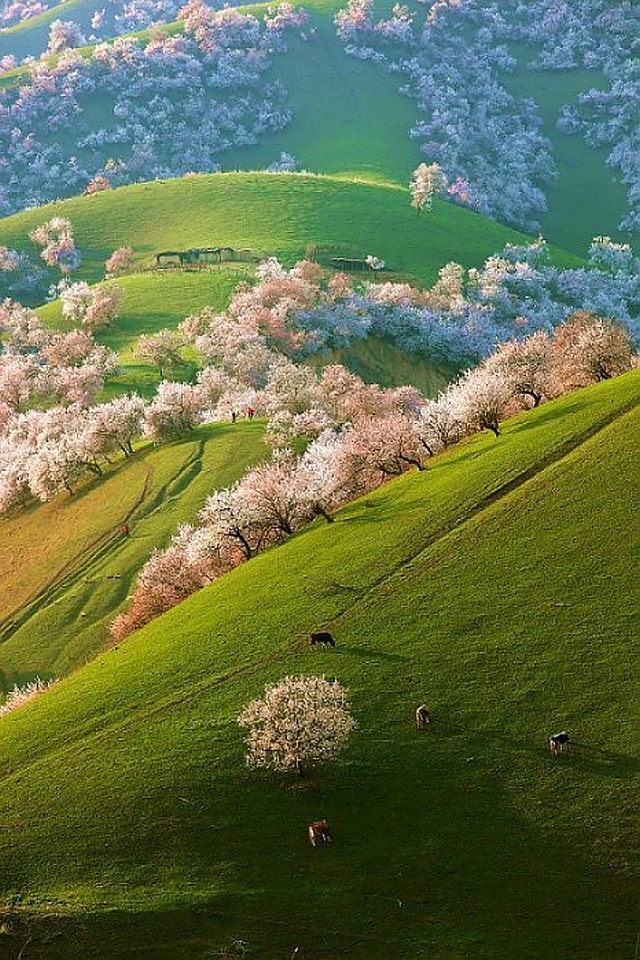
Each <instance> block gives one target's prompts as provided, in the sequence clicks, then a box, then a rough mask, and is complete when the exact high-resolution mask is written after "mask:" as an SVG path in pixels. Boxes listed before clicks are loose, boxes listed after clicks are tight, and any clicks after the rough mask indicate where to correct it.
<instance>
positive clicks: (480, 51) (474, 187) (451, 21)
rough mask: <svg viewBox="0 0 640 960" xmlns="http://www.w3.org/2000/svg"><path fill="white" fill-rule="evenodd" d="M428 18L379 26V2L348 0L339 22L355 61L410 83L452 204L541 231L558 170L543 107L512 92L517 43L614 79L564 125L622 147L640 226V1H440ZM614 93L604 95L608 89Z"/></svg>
mask: <svg viewBox="0 0 640 960" xmlns="http://www.w3.org/2000/svg"><path fill="white" fill-rule="evenodd" d="M426 6H427V11H426V13H425V14H420V15H419V14H416V13H415V12H413V13H412V12H410V11H409V9H408V8H407V7H405V6H403V5H401V4H399V3H397V4H396V5H395V6H394V7H393V10H392V13H391V16H390V17H388V18H386V19H381V20H376V19H375V17H374V12H373V2H372V0H348V3H347V6H346V7H345V8H344V9H343V10H341V11H339V13H338V14H337V16H336V18H335V23H336V29H337V32H338V36H339V37H340V38H341V40H342V41H343V43H344V44H345V50H346V52H347V53H348V54H350V55H351V56H354V57H358V58H360V59H365V60H370V61H371V62H373V63H375V64H377V65H378V66H379V67H380V68H381V69H384V70H385V71H387V72H389V73H392V74H397V75H398V76H399V77H401V79H402V86H401V87H400V90H401V92H402V93H403V94H406V95H407V96H409V97H411V98H412V99H414V100H415V101H416V105H417V108H418V111H419V113H420V118H419V120H418V121H417V123H416V124H415V125H414V127H413V129H412V130H411V132H410V136H411V137H412V138H413V139H416V140H418V141H419V142H420V149H421V151H422V152H423V153H424V154H425V155H426V156H427V157H428V159H429V161H430V162H431V163H437V164H438V165H439V166H440V167H441V169H442V171H443V174H444V176H445V177H446V182H447V191H448V193H449V195H450V197H451V198H452V199H453V200H455V201H457V202H462V203H467V204H469V205H470V206H471V207H473V208H474V209H476V210H478V211H480V212H482V213H486V214H488V215H490V216H493V217H495V218H497V219H500V220H504V221H505V222H507V223H511V224H514V225H515V226H519V227H523V228H526V229H529V230H532V229H537V220H538V218H539V216H540V215H541V214H542V213H544V211H545V209H546V201H545V196H544V189H545V185H546V184H547V183H549V182H550V180H551V179H552V178H553V177H554V175H555V170H554V163H553V158H552V151H551V144H550V142H549V140H548V139H547V138H546V137H544V136H542V134H541V121H540V117H539V115H538V110H537V106H536V104H535V103H534V102H533V100H531V99H529V98H526V99H525V98H516V97H514V96H512V95H511V94H510V93H509V92H508V87H509V81H508V74H509V73H511V72H513V70H514V69H515V68H516V59H515V58H514V56H513V54H512V53H511V51H510V45H511V44H514V43H516V44H518V45H519V49H520V51H521V50H522V45H523V44H527V45H529V46H531V47H532V48H533V49H536V48H537V50H538V54H537V56H536V57H535V58H534V60H533V62H532V63H531V64H530V65H529V66H530V68H531V69H533V70H565V71H568V70H574V69H576V70H578V69H581V70H584V69H585V68H586V69H588V70H596V69H597V70H600V71H601V72H602V74H603V82H602V83H601V84H597V85H596V86H594V87H593V88H591V89H589V90H588V91H586V92H585V93H582V94H579V95H578V96H577V98H576V100H575V101H574V102H573V103H571V104H565V105H564V106H563V107H562V108H561V110H560V114H559V117H558V127H559V129H561V130H562V131H564V132H566V133H579V134H581V135H582V136H584V138H585V139H586V141H587V143H589V144H592V145H602V144H606V145H610V146H611V148H612V149H611V153H610V154H609V159H608V163H609V164H610V166H611V167H613V168H614V169H616V170H617V171H618V173H619V175H620V178H621V179H622V181H623V182H624V183H626V184H627V185H628V188H629V192H628V200H629V213H628V214H627V216H626V217H625V218H624V219H623V221H622V222H621V223H620V225H619V226H620V229H621V230H627V231H636V232H637V231H638V229H639V228H640V219H639V218H640V186H639V185H640V170H639V167H638V163H637V155H638V140H637V137H638V132H637V131H638V124H637V104H638V96H639V93H640V88H639V84H640V76H639V73H638V68H637V50H636V45H637V37H638V32H639V30H640V12H639V11H638V7H637V4H636V3H635V2H634V0H620V2H617V3H614V4H612V3H610V2H609V0H570V2H569V0H530V2H529V0H527V2H526V3H525V2H520V0H518V2H514V3H505V4H500V5H496V4H495V3H491V2H489V0H464V2H458V0H455V2H451V0H438V2H429V3H427V4H426ZM601 87H604V89H601Z"/></svg>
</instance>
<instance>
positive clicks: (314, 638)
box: [309, 630, 336, 647]
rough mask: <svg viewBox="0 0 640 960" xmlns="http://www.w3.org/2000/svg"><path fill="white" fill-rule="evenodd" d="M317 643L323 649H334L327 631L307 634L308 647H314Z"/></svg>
mask: <svg viewBox="0 0 640 960" xmlns="http://www.w3.org/2000/svg"><path fill="white" fill-rule="evenodd" d="M318 643H319V644H321V645H322V646H323V647H335V645H336V641H335V640H334V638H333V635H332V634H330V633H329V632H328V631H327V630H316V631H315V633H310V634H309V646H310V647H315V646H316V644H318Z"/></svg>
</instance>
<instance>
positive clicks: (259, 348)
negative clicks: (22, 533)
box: [0, 220, 640, 590]
mask: <svg viewBox="0 0 640 960" xmlns="http://www.w3.org/2000/svg"><path fill="white" fill-rule="evenodd" d="M34 233H35V234H36V235H37V238H38V241H39V243H40V245H41V246H42V247H43V254H44V253H46V251H47V250H48V249H49V246H50V244H54V246H55V244H56V243H58V242H60V238H62V239H64V238H65V237H67V235H68V228H67V225H66V221H60V220H55V221H49V222H48V223H47V224H44V225H43V227H42V228H38V229H37V230H36V231H34ZM54 259H56V258H55V256H54ZM589 259H590V266H589V267H588V268H586V267H585V268H581V269H578V270H558V269H557V268H556V267H554V266H553V265H551V264H550V263H549V261H548V257H547V252H546V248H545V244H544V241H538V242H537V243H535V244H532V245H531V246H530V247H524V248H519V247H507V248H505V249H504V250H503V251H501V253H500V254H498V255H496V256H493V257H490V258H489V259H488V260H487V262H486V263H485V264H484V266H483V267H482V268H481V269H479V270H469V271H467V272H465V271H464V270H463V268H462V267H460V266H459V265H458V264H448V265H447V266H445V267H443V268H442V270H441V271H440V276H439V279H438V281H437V282H436V283H435V284H434V286H433V287H432V288H431V289H430V290H425V291H420V290H417V289H415V288H413V287H411V286H409V285H408V284H395V283H372V282H366V283H361V284H355V283H354V281H353V280H352V279H351V278H348V277H347V276H346V275H344V274H340V273H329V272H327V271H325V270H323V269H322V268H321V267H320V266H319V265H318V264H316V263H313V262H310V261H302V262H301V263H298V264H296V265H295V266H294V267H292V268H291V269H289V270H287V269H286V268H284V267H283V266H282V265H281V264H280V263H278V261H276V260H273V259H271V260H267V261H265V262H264V263H262V264H261V265H260V266H259V268H258V271H257V273H258V277H257V282H256V283H255V285H253V286H251V285H249V284H248V283H241V284H240V285H239V286H238V288H237V289H236V292H235V294H234V295H233V297H232V299H231V302H230V304H229V307H228V309H227V312H226V313H225V314H224V315H216V314H215V313H214V312H213V311H211V310H209V309H205V310H204V311H203V312H202V313H201V314H199V315H198V316H193V317H188V318H187V319H186V320H184V321H183V323H182V324H181V325H180V327H179V329H178V330H177V331H168V330H165V331H160V332H159V333H156V334H152V335H149V336H146V337H142V338H141V339H140V341H139V344H138V348H137V351H138V354H139V355H140V356H141V357H143V358H145V359H146V360H147V361H149V362H151V363H154V364H155V365H156V366H157V367H158V369H159V372H160V375H161V376H162V377H166V376H167V375H168V374H169V373H170V372H171V371H172V369H173V368H174V367H175V366H177V365H178V364H180V363H181V350H182V348H183V347H185V346H188V347H189V348H190V349H191V351H195V353H196V355H197V356H199V357H200V364H201V369H200V372H199V373H198V376H197V380H196V382H195V383H192V384H185V383H174V382H171V381H170V380H163V382H162V383H161V384H160V386H159V388H158V391H157V394H156V396H155V398H154V399H153V400H152V401H151V402H144V401H143V400H141V399H140V398H139V397H136V396H132V397H120V398H118V399H116V400H113V401H111V402H110V403H106V404H96V399H97V396H98V394H99V391H100V390H101V389H102V386H103V384H104V381H105V378H106V377H108V376H109V375H111V374H112V373H113V372H114V370H115V367H116V357H115V355H114V354H112V353H111V352H110V351H109V350H107V349H106V348H104V347H101V346H98V345H96V343H95V342H94V340H93V336H92V332H93V330H95V329H98V328H100V327H101V326H102V325H104V324H106V323H109V322H111V321H112V320H113V318H114V317H115V315H116V312H117V308H118V296H119V291H118V288H117V286H114V284H113V282H110V283H109V284H99V285H97V286H95V287H93V288H91V287H89V286H88V285H87V284H85V283H83V282H80V283H71V282H69V281H68V280H63V281H62V282H61V284H60V285H59V288H58V289H59V292H60V299H61V302H62V308H63V312H64V315H65V316H66V318H67V319H68V320H69V321H71V322H72V323H75V324H76V325H77V326H76V329H73V330H71V331H70V332H68V333H54V332H52V331H50V330H48V329H46V328H44V327H43V325H42V324H41V322H40V320H39V318H38V316H37V315H36V314H35V313H34V312H33V311H31V310H29V309H27V308H25V307H22V306H20V305H19V304H17V303H15V302H14V301H11V300H5V301H4V303H3V304H2V306H1V307H0V327H1V328H2V338H1V339H0V392H1V396H2V403H1V404H0V512H1V511H4V510H7V509H10V508H12V507H14V506H16V505H18V504H19V503H20V502H21V501H22V500H23V499H24V498H25V497H27V496H29V495H31V496H33V497H36V498H39V499H41V500H47V499H50V498H51V497H53V496H56V495H57V494H58V493H59V492H61V491H63V490H65V489H66V490H72V489H73V488H74V487H75V485H77V484H78V483H79V482H81V481H82V480H83V478H84V477H85V476H86V475H87V474H88V473H90V474H100V472H101V471H102V469H103V467H104V465H105V464H106V463H109V462H110V459H111V458H112V457H113V456H114V455H116V456H118V455H124V456H128V455H129V454H130V453H131V452H132V449H133V448H132V443H133V441H134V440H135V439H137V438H140V437H145V438H147V439H150V440H153V441H154V442H159V441H163V440H170V439H173V438H176V437H179V436H180V435H182V434H183V433H184V432H185V431H188V430H191V429H193V428H194V427H196V426H197V425H198V424H200V423H203V422H211V421H215V420H221V419H222V420H225V419H231V417H232V415H233V413H234V412H235V413H236V414H237V413H238V412H239V411H243V410H246V409H247V408H249V407H250V408H252V409H253V410H254V411H255V412H256V413H257V414H258V415H261V416H265V417H267V418H268V421H269V422H268V427H267V437H268V439H269V442H270V443H271V444H272V446H273V447H274V449H275V450H277V451H281V453H279V454H278V457H279V459H278V462H277V464H272V465H269V467H268V468H265V470H266V471H267V473H268V472H269V471H271V473H270V474H269V476H270V478H271V479H270V483H271V484H272V486H273V485H274V484H275V485H276V486H277V485H278V484H280V483H284V482H285V480H283V479H282V478H283V477H284V478H285V479H286V483H289V481H290V479H291V475H292V473H291V472H292V471H294V472H295V474H296V476H300V477H302V479H301V480H300V484H301V486H302V487H303V488H304V490H305V497H306V498H307V499H306V500H304V501H303V502H301V501H298V500H294V501H293V502H292V503H291V504H289V505H288V506H286V509H285V510H284V513H279V514H278V516H277V518H276V520H275V521H274V515H273V514H271V515H270V517H269V520H268V522H266V521H265V520H264V518H263V517H261V518H260V519H258V520H257V521H256V524H257V526H256V527H255V529H252V530H251V531H250V532H247V531H246V530H245V529H244V528H243V527H242V525H240V526H238V525H237V524H235V526H233V530H234V531H235V532H234V534H233V536H229V535H228V534H227V533H225V534H224V537H223V540H222V541H218V540H216V544H217V546H216V551H217V553H216V557H217V560H216V563H219V564H221V569H226V568H228V566H229V565H233V562H232V560H233V558H236V559H237V558H238V557H239V556H244V557H245V558H247V557H248V556H251V555H253V553H255V552H257V550H259V549H262V548H263V546H264V545H269V544H271V543H273V542H275V541H277V539H278V537H280V536H284V535H289V534H290V533H291V532H292V531H293V530H295V529H297V528H298V526H299V525H300V524H301V523H305V522H307V521H308V520H309V518H310V517H312V516H316V515H323V516H326V517H328V516H329V513H330V510H331V509H332V508H333V507H334V506H336V505H337V504H338V503H339V502H341V501H342V500H343V499H344V498H345V497H346V498H349V497H351V496H356V495H357V494H359V493H362V492H365V491H366V490H367V489H370V488H371V487H372V486H375V485H376V484H377V483H378V482H380V480H381V479H383V478H385V477H388V476H392V475H394V474H396V473H400V472H402V470H404V469H406V468H407V467H409V466H415V467H417V468H420V467H421V466H422V455H423V452H424V451H425V450H427V451H428V452H434V451H435V450H436V449H438V447H439V446H440V445H441V444H443V443H446V442H448V440H449V438H456V437H458V436H461V435H464V434H465V433H466V432H468V431H469V430H470V429H482V428H489V429H491V430H494V431H495V432H497V429H498V423H499V420H500V415H501V410H502V408H503V406H504V404H505V403H507V402H510V401H511V400H512V399H513V397H514V396H517V397H520V398H528V399H527V402H529V403H533V404H537V403H539V402H540V401H541V400H542V399H543V398H544V397H546V396H555V395H557V394H558V393H561V392H563V390H566V389H573V388H574V387H575V386H579V385H583V384H586V383H589V382H593V381H595V380H598V379H603V378H605V377H607V376H611V375H613V374H614V373H617V372H620V371H621V370H624V369H627V368H628V367H629V364H630V349H631V347H630V343H631V344H633V343H635V344H636V345H637V343H638V341H639V339H640V331H639V330H638V319H637V315H636V314H637V307H638V303H639V302H640V279H639V276H638V271H637V264H636V262H635V261H634V258H633V255H632V252H631V250H630V249H629V248H628V247H627V246H626V245H623V244H615V243H612V242H611V241H610V240H609V239H608V238H606V237H599V238H596V240H594V242H593V244H592V245H591V248H590V251H589ZM108 262H109V263H110V264H111V266H112V267H113V268H114V269H115V271H116V272H118V270H119V268H120V267H126V265H127V264H128V263H129V262H130V251H129V250H128V249H127V248H121V250H119V251H116V254H114V255H112V257H111V258H110V260H109V261H108ZM58 266H60V265H58ZM634 311H635V312H634ZM599 316H600V317H607V318H612V319H607V320H600V319H597V318H598V317H599ZM572 318H573V319H572ZM576 318H582V321H581V325H577V321H576ZM563 321H564V323H563ZM567 321H571V322H569V323H568V322H567ZM567 330H569V331H571V336H569V337H568V336H567V333H566V331H567ZM563 331H564V333H563ZM370 334H372V335H376V336H378V337H385V338H387V339H390V340H392V341H394V342H396V343H397V344H399V345H400V346H401V347H402V348H404V349H405V350H407V351H419V352H423V353H426V354H427V355H437V356H440V357H445V358H447V359H448V360H450V361H452V362H454V363H455V364H457V365H458V366H459V367H461V366H463V365H465V364H467V363H475V362H477V361H478V360H480V359H482V358H487V359H485V364H484V365H482V364H481V366H480V367H479V368H476V371H474V373H473V375H472V376H471V378H470V380H468V381H467V380H465V379H464V378H463V380H462V381H461V383H459V384H458V385H457V387H456V388H455V389H456V390H458V393H459V394H460V396H464V397H465V398H467V399H468V397H469V396H470V391H471V390H472V387H473V389H474V390H475V400H474V403H475V404H476V407H473V405H472V407H470V408H469V410H471V411H472V412H467V413H465V414H464V416H461V415H460V413H459V411H460V409H461V408H462V407H461V404H462V401H461V400H460V399H459V397H458V394H457V393H455V392H453V393H449V394H447V396H446V397H445V398H441V400H440V401H439V404H440V405H437V406H436V407H433V405H431V409H432V422H433V433H428V434H427V433H424V431H423V432H421V431H420V430H419V429H418V420H417V417H418V412H419V411H423V410H424V401H423V399H422V398H421V397H420V395H419V393H418V391H416V390H415V389H413V388H411V387H403V388H398V389H395V390H382V389H381V388H380V387H378V386H376V385H369V386H367V385H365V384H364V383H362V381H360V380H359V379H358V378H357V377H354V376H353V375H352V374H350V373H349V372H348V371H346V370H344V369H343V368H342V367H331V366H330V367H326V368H325V369H324V371H323V372H322V373H317V372H315V371H314V370H313V369H312V368H311V367H310V366H307V365H305V364H302V363H300V362H299V361H300V360H303V359H304V358H305V357H307V356H309V355H311V354H314V353H318V352H319V351H322V350H325V349H326V348H332V347H339V346H344V345H345V344H348V343H349V342H351V341H352V340H354V339H356V338H363V337H366V336H368V335H370ZM629 334H631V340H630V338H629ZM563 337H564V340H563ZM505 343H507V344H508V346H504V344H505ZM562 343H564V347H562V349H561V344H562ZM550 344H552V345H553V349H552V347H551V346H550ZM594 344H595V346H594ZM604 344H606V345H607V346H606V350H605V347H604V346H603V345H604ZM496 350H497V353H496V352H495V351H496ZM550 350H552V353H553V362H551V360H549V358H548V356H547V354H548V352H549V351H550ZM492 351H493V353H492ZM590 351H591V353H593V356H591V354H590ZM607 351H608V353H607ZM507 354H508V355H509V357H510V364H511V365H512V366H513V364H515V363H516V360H515V359H514V357H517V358H518V360H517V363H519V364H520V366H521V367H523V370H521V372H520V374H519V376H520V380H519V382H518V384H519V385H518V386H517V388H516V386H514V385H513V384H512V383H511V380H509V383H510V386H509V388H508V389H507V391H506V394H505V389H504V380H505V377H504V376H503V375H502V374H500V375H499V376H497V375H496V376H494V375H492V377H490V378H489V380H488V381H487V380H486V378H485V381H483V386H482V389H481V390H480V388H479V387H478V377H479V376H480V373H478V371H484V372H485V373H486V371H487V369H488V367H487V366H486V365H487V364H489V363H490V362H491V363H494V364H495V363H496V362H497V361H496V357H498V358H502V359H501V360H500V362H501V363H502V362H503V361H504V358H505V356H506V355H507ZM492 356H493V360H492V359H491V357H492ZM561 356H562V358H563V359H562V362H560V357H561ZM532 358H535V362H536V363H538V364H539V369H538V368H536V369H535V370H532V367H531V365H532V364H533V366H534V367H535V364H534V359H532ZM585 358H588V359H585ZM549 364H551V366H549ZM549 371H551V372H549ZM534 373H535V377H534ZM483 375H484V374H483ZM451 390H454V388H453V387H452V388H451ZM456 398H457V399H456ZM481 398H482V400H483V403H486V405H487V406H486V409H485V408H484V407H483V408H482V409H481V410H480V412H478V409H477V403H479V402H480V399H481ZM466 402H467V401H466V400H465V403H466ZM451 407H455V409H456V410H457V411H458V412H457V413H456V415H455V416H454V417H450V416H449V413H448V411H449V409H450V408H451ZM420 416H422V414H420ZM347 424H348V425H350V426H349V427H348V428H347V427H346V426H345V425H347ZM381 424H384V425H385V427H384V430H385V431H386V434H384V431H383V439H382V440H381V439H380V436H381V434H380V425H381ZM335 430H338V431H339V434H337V435H334V434H332V433H331V431H335ZM327 431H329V433H327ZM385 437H388V442H387V439H385ZM320 438H323V439H322V440H321V439H320ZM296 439H299V440H302V441H303V442H304V443H310V444H311V446H310V447H309V448H308V451H307V453H308V456H309V457H316V458H319V459H318V460H317V463H320V460H322V456H324V454H321V453H320V452H319V451H327V450H328V451H331V458H332V463H331V467H330V473H331V476H333V477H334V479H333V480H332V481H331V484H333V486H332V485H331V484H329V487H330V489H331V490H332V491H333V492H332V493H331V495H329V494H328V493H327V490H328V487H327V482H328V481H325V480H323V481H322V483H320V484H319V482H318V481H317V478H314V476H313V475H312V473H310V472H309V469H310V468H309V465H308V461H305V462H304V464H303V465H302V466H301V465H300V464H298V463H294V461H292V460H291V457H290V454H289V453H288V452H287V451H288V450H289V448H290V447H291V444H292V443H293V441H294V440H296ZM347 439H348V443H347ZM314 442H315V443H316V444H317V445H318V446H317V447H314V446H313V443H314ZM336 445H337V446H339V447H340V450H341V453H340V454H339V455H338V453H337V446H336ZM327 456H329V454H328V453H327ZM372 457H373V458H374V459H373V460H372V459H371V458H372ZM323 463H324V466H323V468H322V469H323V470H324V469H325V468H326V469H327V470H329V466H328V465H327V463H325V462H324V461H323ZM338 465H339V469H338ZM300 470H302V473H299V471H300ZM273 471H276V472H275V473H274V472H273ZM335 471H338V472H337V473H335ZM336 478H337V479H336ZM334 481H335V482H334ZM246 482H247V483H249V482H251V483H254V482H255V477H253V478H252V479H251V481H246ZM292 482H293V481H292ZM242 483H243V484H244V483H245V481H243V482H242ZM245 496H246V486H243V485H242V484H241V485H239V487H238V489H236V490H234V491H231V492H226V493H225V494H224V498H225V499H224V503H225V510H227V511H229V515H230V516H231V517H232V518H235V517H236V514H237V509H238V508H237V504H236V499H235V498H237V497H240V498H244V497H245ZM258 500H259V498H258V497H257V496H256V495H255V494H252V495H251V502H252V503H253V504H254V505H255V504H256V503H257V502H258ZM283 509H284V508H283ZM289 509H290V510H291V512H289ZM230 522H231V521H230ZM234 523H235V521H234ZM265 523H266V526H265ZM216 529H217V528H216ZM238 531H240V533H238ZM198 536H203V535H201V534H198ZM217 536H218V534H217V533H216V537H217ZM220 543H224V545H225V549H224V550H223V549H222V547H221V546H220ZM180 549H182V548H180ZM229 557H231V558H232V559H231V560H230V559H229ZM209 559H210V558H209ZM159 562H160V561H159ZM234 562H235V561H234ZM162 563H164V561H162ZM200 563H201V558H200V559H199V560H198V564H196V565H195V566H194V567H193V569H192V572H191V574H190V576H191V577H192V578H195V581H197V580H198V578H200V577H201V572H200V570H201V567H200ZM216 569H218V567H216ZM202 575H203V576H206V577H210V576H211V570H210V569H209V568H207V572H206V574H202ZM178 581H179V582H178ZM178 581H177V585H176V589H177V590H180V589H183V587H184V583H185V582H186V581H185V580H184V579H183V580H182V581H181V580H180V578H178ZM195 581H194V582H195Z"/></svg>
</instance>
